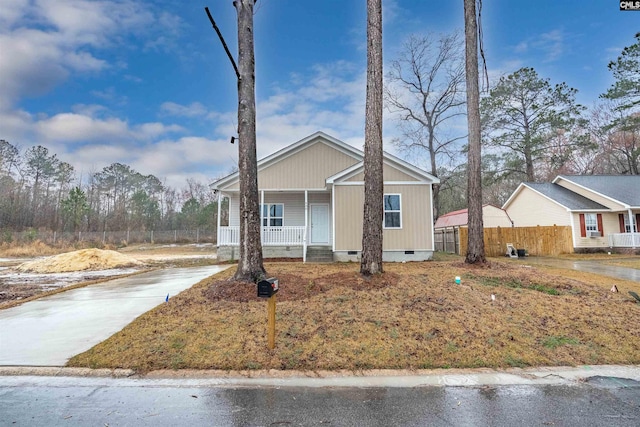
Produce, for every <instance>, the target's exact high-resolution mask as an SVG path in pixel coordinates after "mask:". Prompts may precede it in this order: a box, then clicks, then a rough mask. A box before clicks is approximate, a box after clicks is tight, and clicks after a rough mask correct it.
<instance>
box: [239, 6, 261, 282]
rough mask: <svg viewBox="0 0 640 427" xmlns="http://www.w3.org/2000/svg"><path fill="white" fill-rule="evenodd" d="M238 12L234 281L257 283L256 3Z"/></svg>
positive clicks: (243, 7)
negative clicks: (237, 237) (237, 214)
mask: <svg viewBox="0 0 640 427" xmlns="http://www.w3.org/2000/svg"><path fill="white" fill-rule="evenodd" d="M233 4H234V6H235V8H236V10H237V12H238V70H239V74H240V77H239V79H238V152H239V154H238V170H239V175H240V256H239V259H238V269H237V270H236V273H235V275H234V279H235V280H241V281H246V282H256V281H257V280H259V279H261V278H263V277H264V276H265V275H266V272H265V269H264V267H263V265H262V243H261V242H260V227H261V224H260V202H259V195H258V164H257V162H258V161H257V156H256V94H255V57H254V50H253V6H254V4H255V0H236V1H234V2H233Z"/></svg>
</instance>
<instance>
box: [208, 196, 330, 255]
mask: <svg viewBox="0 0 640 427" xmlns="http://www.w3.org/2000/svg"><path fill="white" fill-rule="evenodd" d="M221 197H227V198H228V199H229V224H228V225H222V224H221V223H220V220H218V253H219V259H220V256H221V255H222V258H221V259H225V258H227V257H230V258H229V259H234V258H237V247H238V246H239V245H240V203H239V194H238V193H236V192H233V193H226V194H221ZM221 205H222V203H220V204H219V206H221ZM218 218H221V215H220V213H218ZM260 218H261V223H262V227H261V229H260V239H261V243H262V246H263V254H264V256H265V258H302V259H303V261H306V260H307V255H308V248H309V247H314V248H318V247H321V248H326V250H329V251H331V250H332V246H333V231H332V224H333V220H332V199H331V192H330V191H324V190H323V191H319V190H318V191H310V190H297V191H292V190H281V191H280V190H279V191H268V190H261V191H260Z"/></svg>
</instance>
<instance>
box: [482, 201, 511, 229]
mask: <svg viewBox="0 0 640 427" xmlns="http://www.w3.org/2000/svg"><path fill="white" fill-rule="evenodd" d="M482 223H483V226H484V228H492V227H511V220H510V219H509V216H508V215H507V213H506V212H505V211H503V210H502V209H500V208H497V207H495V206H492V205H486V206H483V207H482Z"/></svg>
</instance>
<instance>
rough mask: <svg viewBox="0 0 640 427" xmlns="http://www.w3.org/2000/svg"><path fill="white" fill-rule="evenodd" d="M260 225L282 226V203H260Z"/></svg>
mask: <svg viewBox="0 0 640 427" xmlns="http://www.w3.org/2000/svg"><path fill="white" fill-rule="evenodd" d="M261 211H262V226H263V227H282V226H283V224H284V205H283V204H282V203H271V204H264V205H261Z"/></svg>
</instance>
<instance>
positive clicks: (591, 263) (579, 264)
mask: <svg viewBox="0 0 640 427" xmlns="http://www.w3.org/2000/svg"><path fill="white" fill-rule="evenodd" d="M523 262H524V264H531V265H536V264H541V265H548V266H550V267H558V268H566V269H569V270H577V271H584V272H586V273H595V274H601V275H603V276H609V277H613V278H616V279H623V280H632V281H635V282H640V270H638V269H636V268H629V267H619V266H616V265H607V264H605V263H604V261H602V260H581V261H573V260H568V259H559V258H546V257H527V258H526V259H525V260H524V261H523Z"/></svg>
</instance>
